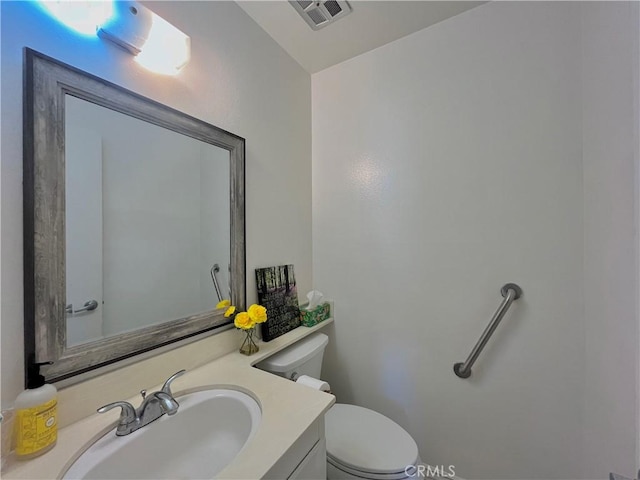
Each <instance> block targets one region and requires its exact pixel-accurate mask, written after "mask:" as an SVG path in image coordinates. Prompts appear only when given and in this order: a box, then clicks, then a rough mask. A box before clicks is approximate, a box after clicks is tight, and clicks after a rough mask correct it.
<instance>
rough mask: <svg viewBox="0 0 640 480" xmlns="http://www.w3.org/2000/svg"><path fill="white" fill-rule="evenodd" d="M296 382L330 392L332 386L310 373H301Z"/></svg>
mask: <svg viewBox="0 0 640 480" xmlns="http://www.w3.org/2000/svg"><path fill="white" fill-rule="evenodd" d="M296 383H299V384H301V385H306V386H307V387H311V388H313V389H314V390H320V391H321V392H330V391H331V387H330V386H329V384H328V383H327V382H325V381H323V380H318V379H317V378H313V377H310V376H309V375H300V376H299V377H298V378H297V379H296Z"/></svg>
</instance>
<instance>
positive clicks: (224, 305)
mask: <svg viewBox="0 0 640 480" xmlns="http://www.w3.org/2000/svg"><path fill="white" fill-rule="evenodd" d="M230 305H231V301H230V300H220V301H219V302H218V304H217V305H216V308H227V307H228V306H230Z"/></svg>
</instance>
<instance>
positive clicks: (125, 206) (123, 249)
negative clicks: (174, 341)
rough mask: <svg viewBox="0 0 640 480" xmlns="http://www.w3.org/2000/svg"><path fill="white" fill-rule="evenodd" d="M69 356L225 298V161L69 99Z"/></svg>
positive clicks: (200, 146) (217, 152)
mask: <svg viewBox="0 0 640 480" xmlns="http://www.w3.org/2000/svg"><path fill="white" fill-rule="evenodd" d="M65 126H66V130H65V132H66V133H65V155H66V168H65V172H66V173H65V175H66V189H65V191H66V222H67V223H66V238H67V240H66V247H67V248H66V257H67V258H66V269H67V284H66V288H67V293H66V296H67V301H66V303H67V305H69V304H72V305H73V307H72V309H73V311H77V310H78V309H81V308H82V307H83V306H84V304H85V303H86V302H88V301H91V300H96V301H97V302H98V308H96V309H95V310H92V311H88V312H79V313H72V314H67V346H73V345H76V344H81V343H85V342H89V341H92V340H97V339H100V338H104V337H109V336H112V335H117V334H120V333H125V332H130V331H133V330H137V329H140V328H144V327H147V326H150V325H154V324H158V323H163V322H167V321H171V320H174V319H178V318H184V317H188V316H190V315H196V314H199V313H202V312H206V311H209V310H213V309H214V308H215V305H216V303H217V302H218V300H219V298H218V295H217V293H216V290H215V287H214V285H213V281H212V278H211V268H212V266H213V265H214V264H219V265H220V267H221V268H220V270H219V272H218V273H217V274H216V275H217V280H218V283H219V285H220V290H221V295H222V297H224V298H229V292H228V285H229V272H228V265H229V263H230V250H231V248H230V158H229V152H228V151H227V150H224V149H222V148H218V147H216V146H214V145H211V144H208V143H205V142H201V141H199V140H196V139H193V138H191V137H187V136H185V135H181V134H179V133H177V132H174V131H171V130H168V129H164V128H162V127H159V126H157V125H153V124H150V123H148V122H144V121H142V120H139V119H137V118H133V117H130V116H127V115H125V114H122V113H119V112H116V111H113V110H109V109H107V108H104V107H102V106H99V105H95V104H92V103H90V102H87V101H84V100H80V99H78V98H75V97H73V96H70V95H66V99H65Z"/></svg>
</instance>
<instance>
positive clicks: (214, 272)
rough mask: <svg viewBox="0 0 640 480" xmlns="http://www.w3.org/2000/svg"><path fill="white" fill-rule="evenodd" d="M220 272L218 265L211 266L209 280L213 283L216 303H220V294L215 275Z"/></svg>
mask: <svg viewBox="0 0 640 480" xmlns="http://www.w3.org/2000/svg"><path fill="white" fill-rule="evenodd" d="M219 271H220V265H218V264H217V263H214V264H213V267H211V280H212V281H213V288H215V289H216V295H218V301H219V302H221V301H222V294H221V293H220V285H218V279H217V278H216V273H218V272H219Z"/></svg>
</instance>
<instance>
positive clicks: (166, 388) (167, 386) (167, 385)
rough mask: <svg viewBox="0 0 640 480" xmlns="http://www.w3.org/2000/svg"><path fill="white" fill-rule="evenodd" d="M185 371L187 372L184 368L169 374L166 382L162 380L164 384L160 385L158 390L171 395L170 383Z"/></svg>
mask: <svg viewBox="0 0 640 480" xmlns="http://www.w3.org/2000/svg"><path fill="white" fill-rule="evenodd" d="M185 373H187V371H186V370H180V371H179V372H176V373H174V374H173V375H171V376H170V377H169V378H168V379H167V381H166V382H164V385H163V386H162V389H161V390H160V391H161V392H164V393H166V394H168V395H171V396H172V397H173V393H171V383H172V382H173V381H174V380H175V379H176V378H178V377H179V376H181V375H184V374H185Z"/></svg>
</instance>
